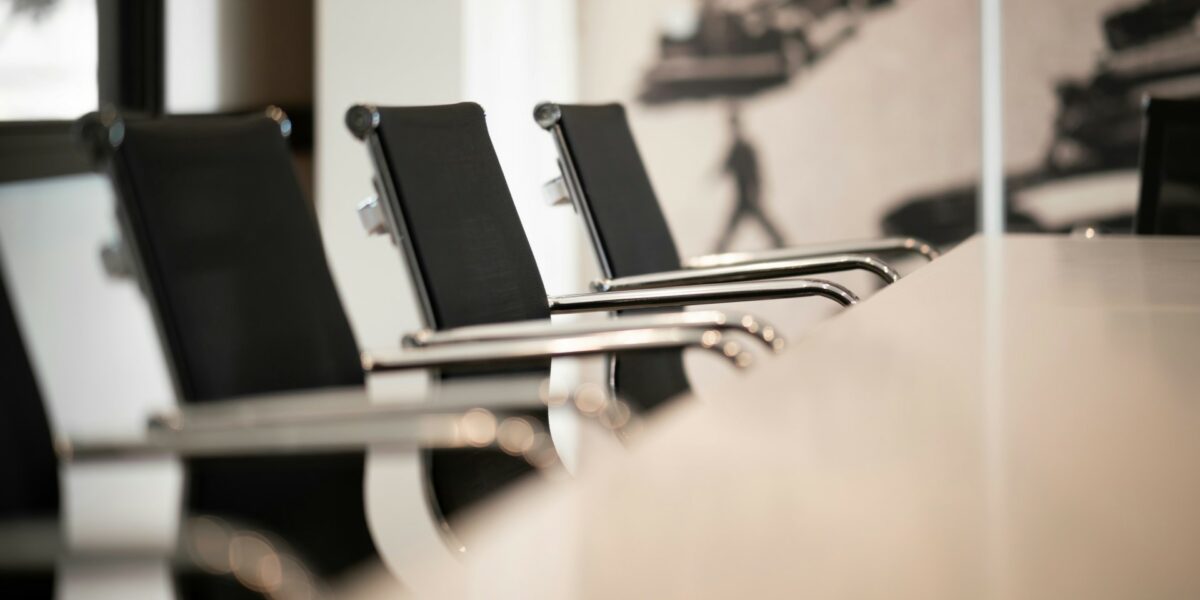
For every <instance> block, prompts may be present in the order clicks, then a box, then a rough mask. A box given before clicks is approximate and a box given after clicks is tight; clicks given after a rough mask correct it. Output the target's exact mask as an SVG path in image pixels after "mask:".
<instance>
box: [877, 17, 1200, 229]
mask: <svg viewBox="0 0 1200 600" xmlns="http://www.w3.org/2000/svg"><path fill="white" fill-rule="evenodd" d="M1004 10H1005V38H1004V64H1005V67H1004V87H1005V94H1004V101H1005V114H1004V119H1005V128H1004V144H1005V189H1006V220H1007V224H1008V230H1009V231H1015V232H1019V231H1033V232H1060V233H1067V232H1073V231H1075V232H1083V233H1085V234H1088V233H1089V232H1090V234H1095V233H1129V232H1131V231H1132V227H1133V217H1134V212H1135V206H1136V205H1137V197H1138V156H1139V147H1140V144H1141V138H1142V122H1143V110H1142V102H1143V98H1145V97H1146V96H1147V95H1152V96H1155V97H1162V98H1196V97H1200V20H1198V18H1200V0H1141V1H1130V0H1065V1H1056V2H1039V1H1034V0H1008V1H1007V2H1005V8H1004ZM976 183H977V182H976V181H974V180H964V181H961V182H958V184H957V185H953V186H948V187H946V188H943V189H936V190H931V192H930V193H927V194H920V195H915V196H913V197H910V198H907V199H905V200H904V201H903V202H902V203H901V204H900V205H899V206H897V207H896V208H895V209H894V210H893V211H892V212H890V213H889V214H888V215H887V217H886V218H885V220H884V229H885V230H886V231H888V232H889V233H894V234H900V235H917V236H923V237H925V238H927V239H929V240H931V241H934V242H936V243H940V244H953V243H956V242H958V241H961V240H963V239H965V238H966V237H967V236H969V235H970V234H971V233H973V232H974V231H975V223H976V218H975V207H976V193H977V192H976V190H977V187H976Z"/></svg>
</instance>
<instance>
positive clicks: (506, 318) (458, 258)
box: [347, 103, 550, 523]
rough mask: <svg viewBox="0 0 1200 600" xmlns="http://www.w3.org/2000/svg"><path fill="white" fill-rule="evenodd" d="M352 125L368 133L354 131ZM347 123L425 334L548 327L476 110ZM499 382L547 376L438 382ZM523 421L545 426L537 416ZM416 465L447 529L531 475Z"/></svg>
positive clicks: (435, 461)
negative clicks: (385, 215) (375, 182)
mask: <svg viewBox="0 0 1200 600" xmlns="http://www.w3.org/2000/svg"><path fill="white" fill-rule="evenodd" d="M368 113H369V115H370V116H366V115H367V114H368ZM359 118H367V119H368V120H374V121H375V123H374V125H373V126H372V127H371V128H370V129H369V130H365V129H357V128H356V127H354V125H353V123H355V120H356V119H359ZM347 122H348V123H349V124H351V129H352V130H354V132H355V134H356V135H359V136H361V137H365V138H366V140H367V143H368V144H369V145H370V147H371V150H372V153H373V156H374V159H375V167H376V170H377V171H378V176H379V181H380V183H381V185H382V187H383V188H384V189H383V190H382V191H384V192H385V193H384V194H383V196H384V197H383V198H381V200H382V201H383V202H386V203H387V207H388V212H389V213H390V214H391V215H392V216H393V218H395V219H396V220H397V221H398V222H397V223H396V225H397V227H398V228H401V232H402V233H401V238H402V239H400V240H399V241H400V244H401V246H402V247H403V252H404V254H405V258H406V259H407V260H408V263H409V266H410V271H411V274H412V276H413V277H414V279H415V287H416V288H417V289H418V290H419V293H420V295H421V296H422V298H421V300H422V302H423V304H424V307H423V308H424V309H425V319H426V321H427V325H428V326H430V327H432V328H436V329H447V328H454V327H463V326H469V325H483V324H490V323H504V322H510V321H523V320H533V319H546V320H549V318H550V309H549V304H548V303H547V301H546V289H545V287H544V286H543V285H542V276H541V273H540V272H539V271H538V267H537V262H536V261H535V260H534V257H533V252H532V250H531V249H530V247H529V240H528V239H527V238H526V237H525V229H524V228H523V227H522V226H521V220H520V218H519V216H518V215H517V210H516V206H515V205H514V204H513V199H512V196H511V195H510V194H509V190H508V183H507V182H506V181H505V179H504V173H503V171H502V170H501V168H500V161H499V159H498V158H497V157H496V151H495V149H494V148H493V147H492V140H491V137H490V136H489V135H488V130H487V124H486V122H485V120H484V114H483V109H481V108H480V107H479V105H477V104H470V103H463V104H454V105H448V106H419V107H377V108H376V107H370V108H368V107H353V108H351V109H350V112H349V113H348V114H347ZM505 373H514V374H522V375H525V374H541V375H546V376H548V375H549V373H550V361H548V360H533V361H529V362H527V363H522V364H520V365H514V366H506V367H502V368H491V369H488V370H487V372H486V373H485V372H482V371H480V370H479V369H455V370H453V371H443V372H442V373H441V377H442V378H451V377H456V378H462V377H473V376H478V375H488V376H499V375H503V374H505ZM535 392H536V391H535V390H531V393H535ZM530 416H532V417H535V418H540V419H543V420H544V419H545V418H546V417H545V412H544V411H539V412H538V413H537V414H531V415H530ZM425 461H426V462H425V464H426V471H427V472H428V473H429V477H430V485H431V488H432V490H433V491H434V496H435V497H436V498H437V508H438V510H439V511H440V512H441V513H442V515H443V516H445V517H446V518H447V519H448V520H450V521H451V523H453V522H454V519H455V517H456V516H457V515H459V514H461V513H462V512H463V511H464V510H465V509H467V508H469V507H470V506H472V505H474V504H475V503H476V502H478V501H479V500H481V499H483V498H486V497H488V496H491V495H492V494H493V493H495V492H496V491H497V490H499V489H501V488H503V487H505V486H507V485H508V484H509V483H510V482H513V481H516V480H517V479H519V478H521V477H522V476H523V475H525V474H527V473H530V472H531V468H530V467H529V465H528V464H527V463H526V462H524V461H523V460H521V459H518V458H514V457H511V456H508V455H506V454H504V453H502V452H499V451H496V450H491V449H483V450H465V449H458V450H431V451H427V452H426V454H425Z"/></svg>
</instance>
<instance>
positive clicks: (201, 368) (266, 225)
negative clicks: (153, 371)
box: [110, 115, 375, 595]
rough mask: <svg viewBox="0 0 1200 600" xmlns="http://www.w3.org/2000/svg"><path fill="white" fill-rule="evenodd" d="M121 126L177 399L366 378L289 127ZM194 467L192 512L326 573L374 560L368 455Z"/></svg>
mask: <svg viewBox="0 0 1200 600" xmlns="http://www.w3.org/2000/svg"><path fill="white" fill-rule="evenodd" d="M120 127H121V124H118V125H115V126H114V129H113V130H112V133H116V134H118V135H116V136H112V135H111V134H110V137H120V136H119V133H120V129H119V128H120ZM123 131H124V135H123V139H121V140H120V143H119V145H118V146H117V147H116V148H115V150H114V151H113V154H112V160H111V167H112V174H113V178H114V181H115V183H116V184H117V188H118V192H119V196H120V211H121V214H122V217H123V219H124V221H125V229H126V235H128V236H130V237H132V239H133V241H134V242H135V243H134V248H135V249H136V251H137V254H138V259H139V260H138V262H139V266H140V268H141V271H142V274H143V279H144V282H145V283H146V285H147V288H148V289H147V293H148V295H149V297H150V300H151V305H152V307H153V309H154V313H155V315H156V317H157V319H158V322H159V326H160V329H161V332H162V336H163V339H164V341H165V346H166V349H167V354H168V359H169V363H170V364H171V365H172V367H173V371H174V376H175V379H176V386H177V388H178V389H179V392H180V394H181V396H182V401H184V402H208V401H219V400H220V399H222V398H228V397H232V396H240V395H246V394H259V393H268V392H283V391H290V390H306V389H314V388H325V387H335V386H360V385H362V383H363V374H362V368H361V366H360V363H359V360H358V349H357V345H356V344H355V341H354V337H353V335H352V332H351V329H350V326H349V323H348V321H347V319H346V315H345V313H344V312H343V310H342V306H341V302H340V301H339V299H338V295H337V291H336V289H335V287H334V283H333V279H332V277H331V275H330V272H329V268H328V266H327V263H326V260H325V253H324V250H323V248H322V245H321V237H320V234H319V231H318V229H317V223H316V219H315V215H314V213H313V210H312V207H311V206H310V205H309V204H308V202H307V201H306V199H305V198H304V195H303V193H302V191H301V190H300V187H299V185H298V183H297V180H296V175H295V172H294V170H293V165H292V162H291V154H290V152H289V150H288V147H287V144H286V141H285V140H284V138H283V136H282V135H281V131H280V123H278V122H276V121H274V120H272V119H270V118H267V117H266V116H264V115H257V116H247V117H190V118H185V117H177V118H166V119H156V120H145V121H131V122H128V123H124V125H123ZM188 474H189V483H188V508H189V511H190V512H191V513H193V514H197V513H198V514H213V515H218V516H221V517H224V518H232V519H237V520H239V521H241V522H243V523H245V524H246V525H248V526H252V527H258V528H262V529H264V530H267V531H270V532H273V533H275V534H277V535H280V536H281V537H283V538H284V539H286V540H287V541H288V543H289V544H291V545H292V547H293V548H294V549H295V550H296V551H297V553H298V554H299V555H300V556H301V557H303V558H304V559H305V560H307V561H308V563H309V566H310V567H312V568H313V569H314V570H315V571H316V572H317V573H318V574H319V575H323V576H328V577H336V576H337V575H339V574H340V573H342V572H343V571H344V570H345V569H347V568H349V567H351V566H354V565H357V564H360V563H361V562H362V561H363V560H364V559H367V558H369V557H374V556H375V550H374V545H373V544H372V542H371V538H370V533H369V531H368V528H367V523H366V517H365V514H364V506H363V454H362V453H361V452H355V453H346V454H338V455H322V456H277V457H276V456H272V457H262V456H258V457H245V458H204V459H195V460H190V461H188ZM196 594H200V595H204V592H203V591H202V590H201V591H197V592H196ZM212 594H213V595H219V593H218V592H215V591H214V592H212Z"/></svg>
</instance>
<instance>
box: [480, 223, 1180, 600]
mask: <svg viewBox="0 0 1200 600" xmlns="http://www.w3.org/2000/svg"><path fill="white" fill-rule="evenodd" d="M793 337H795V336H793ZM1198 351H1200V241H1188V240H1179V239H1147V238H1141V239H1135V238H1116V237H1114V238H1103V239H1078V238H1061V237H1032V236H1016V237H1006V238H1003V239H996V240H988V241H985V240H983V239H978V238H977V239H973V240H970V241H968V242H966V243H965V244H963V245H961V246H960V247H958V248H957V249H955V250H953V251H951V252H949V253H948V254H947V255H945V256H943V257H942V258H940V259H938V260H936V261H934V262H933V263H931V264H930V265H928V266H926V267H924V268H921V269H920V270H919V271H917V272H915V273H913V274H912V275H910V276H908V277H906V278H905V279H904V280H902V281H901V282H899V283H897V284H895V285H892V286H890V287H888V288H886V289H884V290H882V291H881V292H879V293H877V294H876V295H875V296H874V297H872V298H871V299H869V300H867V301H866V302H863V303H862V304H860V305H858V306H856V307H854V308H852V309H849V310H846V311H844V312H843V313H841V314H839V315H837V316H834V317H832V318H830V319H828V320H826V321H824V322H822V323H821V324H819V325H818V326H817V327H816V328H814V329H813V330H812V331H811V332H809V333H807V334H805V335H804V336H801V337H800V338H799V339H795V340H794V343H793V346H792V347H791V348H790V349H789V351H788V352H786V353H784V354H782V355H780V356H778V357H775V358H771V359H766V360H763V361H761V363H760V364H759V365H758V366H757V367H756V368H755V369H751V370H749V371H747V372H746V373H745V375H743V376H741V377H739V378H738V379H737V380H736V381H732V382H730V383H729V384H728V385H721V386H714V387H715V388H717V389H712V388H708V389H703V390H701V391H700V394H701V396H702V397H703V400H699V401H685V402H679V403H676V404H675V405H674V406H673V407H671V408H670V409H668V410H667V411H666V412H665V413H664V414H663V415H661V416H660V417H659V418H658V419H657V420H656V421H655V422H652V423H650V424H648V426H647V428H646V430H645V432H644V435H643V436H642V437H641V438H640V441H639V442H637V443H636V444H635V445H634V447H632V448H631V449H630V450H629V451H628V452H627V453H616V454H614V456H613V457H612V459H611V460H607V461H603V464H602V465H600V466H598V467H596V468H594V469H593V470H592V472H591V473H590V474H587V475H585V476H583V477H582V478H580V479H579V480H577V481H575V482H573V483H570V484H541V485H536V486H531V487H530V488H528V489H525V490H523V491H521V492H519V493H516V494H513V495H511V496H510V497H508V498H507V499H506V500H505V501H504V502H502V503H501V504H500V505H499V506H497V507H495V508H494V509H493V510H491V511H490V512H488V513H485V514H484V515H482V516H481V518H480V519H479V521H478V523H477V526H478V527H479V528H480V529H481V530H482V531H481V532H480V533H482V534H483V535H476V536H475V537H476V538H479V539H483V540H486V541H485V542H483V543H480V544H479V545H477V546H476V547H474V548H471V549H470V551H469V552H468V559H467V560H466V564H467V566H468V573H469V576H468V577H467V578H466V582H467V586H468V587H469V590H467V594H468V595H469V596H471V597H478V598H493V597H495V598H501V597H504V598H518V597H519V598H800V597H803V598H912V599H917V598H920V599H928V598H956V599H957V598H1135V597H1136V598H1196V597H1200V377H1198V376H1197V373H1200V352H1198Z"/></svg>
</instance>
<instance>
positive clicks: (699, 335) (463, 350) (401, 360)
mask: <svg viewBox="0 0 1200 600" xmlns="http://www.w3.org/2000/svg"><path fill="white" fill-rule="evenodd" d="M551 300H553V299H551ZM689 347H695V348H701V349H704V350H710V351H713V352H716V353H718V354H720V355H722V356H724V357H725V358H727V359H729V360H730V361H732V362H733V363H734V364H735V365H737V366H739V367H744V366H748V365H749V364H750V361H751V356H750V355H749V354H747V353H746V352H744V351H743V350H742V348H741V345H740V344H738V343H737V342H735V341H729V340H725V339H723V336H722V335H721V332H720V331H719V330H716V329H693V328H683V327H676V328H641V329H629V328H622V329H620V330H617V331H598V332H595V333H581V334H577V335H571V336H561V337H551V338H521V339H515V340H497V341H486V342H462V343H456V344H443V345H437V346H428V347H420V348H405V349H399V350H388V351H383V352H375V353H368V352H364V353H363V355H362V360H363V369H364V370H366V371H367V372H386V371H400V370H407V369H428V368H437V367H449V366H460V365H488V364H498V363H505V362H512V361H521V360H530V359H538V358H554V357H565V356H587V355H594V354H608V353H611V352H624V351H632V350H657V349H663V348H689Z"/></svg>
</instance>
